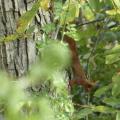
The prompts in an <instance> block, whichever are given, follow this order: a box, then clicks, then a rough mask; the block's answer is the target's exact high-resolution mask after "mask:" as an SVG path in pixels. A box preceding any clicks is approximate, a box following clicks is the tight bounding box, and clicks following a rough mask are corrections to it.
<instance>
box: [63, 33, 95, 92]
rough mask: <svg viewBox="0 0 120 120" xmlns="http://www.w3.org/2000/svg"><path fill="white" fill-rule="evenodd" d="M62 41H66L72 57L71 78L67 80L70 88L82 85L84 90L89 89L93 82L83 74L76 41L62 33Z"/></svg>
mask: <svg viewBox="0 0 120 120" xmlns="http://www.w3.org/2000/svg"><path fill="white" fill-rule="evenodd" d="M63 40H64V42H66V43H67V44H68V46H69V49H70V52H71V59H72V65H71V67H72V71H73V76H74V79H73V80H69V86H70V88H72V87H73V86H74V85H82V86H83V87H84V88H85V90H86V91H90V90H91V89H92V88H93V87H94V85H95V83H93V82H91V81H88V80H87V78H86V75H85V72H84V70H83V68H82V66H81V64H80V61H79V57H78V52H77V47H76V42H75V40H74V39H73V38H71V37H69V36H68V35H64V38H63Z"/></svg>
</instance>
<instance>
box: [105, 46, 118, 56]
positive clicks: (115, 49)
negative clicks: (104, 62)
mask: <svg viewBox="0 0 120 120" xmlns="http://www.w3.org/2000/svg"><path fill="white" fill-rule="evenodd" d="M116 53H120V45H116V46H114V47H113V48H112V49H111V50H107V51H106V52H105V54H116Z"/></svg>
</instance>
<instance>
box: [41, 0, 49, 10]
mask: <svg viewBox="0 0 120 120" xmlns="http://www.w3.org/2000/svg"><path fill="white" fill-rule="evenodd" d="M50 1H51V0H41V2H40V6H41V8H42V9H44V10H48V8H49V4H50Z"/></svg>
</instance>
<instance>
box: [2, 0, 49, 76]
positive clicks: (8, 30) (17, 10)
mask: <svg viewBox="0 0 120 120" xmlns="http://www.w3.org/2000/svg"><path fill="white" fill-rule="evenodd" d="M34 1H35V0H0V38H2V37H4V36H8V35H10V34H13V33H14V32H15V30H16V21H17V20H18V18H19V17H20V16H21V15H22V14H23V13H25V12H26V11H27V10H30V9H31V7H32V5H33V3H34ZM50 22H51V19H50V13H49V12H45V11H42V10H39V11H38V15H36V19H35V20H34V21H33V23H32V24H37V26H38V24H39V25H40V26H43V25H44V24H47V23H50ZM35 39H36V37H35V34H34V35H33V36H31V38H29V39H23V40H16V41H13V42H9V43H3V44H2V45H0V69H1V70H5V71H7V72H8V73H10V74H11V75H14V76H18V77H20V76H22V75H24V74H25V73H26V72H27V71H28V70H29V69H30V67H31V64H33V63H34V62H35V59H36V47H35Z"/></svg>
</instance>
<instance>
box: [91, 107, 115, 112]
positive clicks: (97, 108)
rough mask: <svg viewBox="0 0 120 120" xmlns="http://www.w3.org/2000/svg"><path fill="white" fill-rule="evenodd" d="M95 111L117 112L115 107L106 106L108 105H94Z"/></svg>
mask: <svg viewBox="0 0 120 120" xmlns="http://www.w3.org/2000/svg"><path fill="white" fill-rule="evenodd" d="M92 110H93V111H94V112H101V113H114V112H116V111H115V109H113V108H110V107H106V106H94V107H93V108H92Z"/></svg>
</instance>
